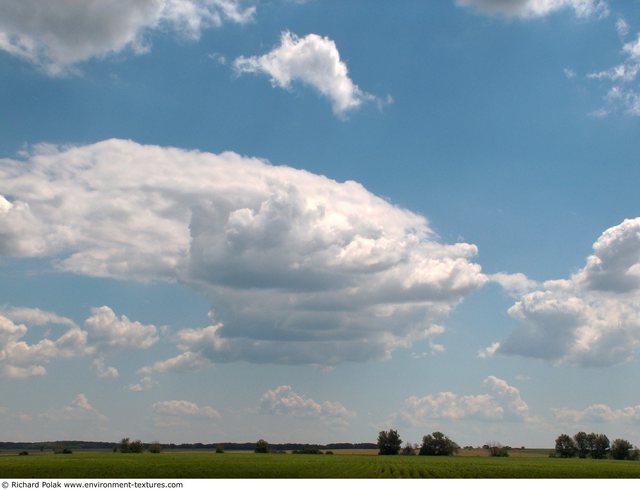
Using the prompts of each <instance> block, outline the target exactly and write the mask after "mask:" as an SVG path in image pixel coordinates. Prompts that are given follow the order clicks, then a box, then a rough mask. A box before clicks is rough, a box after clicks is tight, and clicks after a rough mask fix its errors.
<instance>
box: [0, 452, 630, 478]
mask: <svg viewBox="0 0 640 491" xmlns="http://www.w3.org/2000/svg"><path fill="white" fill-rule="evenodd" d="M540 455H541V453H538V454H537V456H536V455H535V454H534V455H533V456H519V457H508V458H491V457H484V456H464V455H463V456H456V457H423V456H378V455H340V454H335V455H292V454H263V455H260V454H252V453H225V454H214V453H205V452H201V453H190V452H175V453H174V452H166V453H162V454H149V453H145V454H120V453H104V452H79V453H74V454H71V455H54V454H50V453H46V454H32V455H28V456H17V455H6V454H5V455H1V456H0V478H564V477H569V478H618V477H622V478H640V462H633V461H614V460H591V459H583V460H580V459H550V458H541V457H540Z"/></svg>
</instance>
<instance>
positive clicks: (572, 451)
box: [556, 433, 578, 459]
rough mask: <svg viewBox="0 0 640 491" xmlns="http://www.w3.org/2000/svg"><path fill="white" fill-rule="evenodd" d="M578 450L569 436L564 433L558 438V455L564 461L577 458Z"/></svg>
mask: <svg viewBox="0 0 640 491" xmlns="http://www.w3.org/2000/svg"><path fill="white" fill-rule="evenodd" d="M577 451H578V449H577V448H576V444H575V443H574V442H573V440H572V439H571V437H570V436H569V435H565V434H564V433H563V434H562V435H560V436H559V437H558V438H556V455H557V456H558V457H561V458H563V459H568V458H571V457H575V456H576V453H577Z"/></svg>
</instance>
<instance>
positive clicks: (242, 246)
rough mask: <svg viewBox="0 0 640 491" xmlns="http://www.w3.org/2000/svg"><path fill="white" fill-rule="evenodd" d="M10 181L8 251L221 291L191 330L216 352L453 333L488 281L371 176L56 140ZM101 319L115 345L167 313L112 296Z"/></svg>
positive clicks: (191, 336)
mask: <svg viewBox="0 0 640 491" xmlns="http://www.w3.org/2000/svg"><path fill="white" fill-rule="evenodd" d="M89 183H91V184H89ZM0 194H2V195H4V196H8V197H10V198H11V202H10V203H9V200H6V201H7V202H8V203H9V205H10V206H6V205H5V206H4V209H6V210H8V211H6V212H5V213H4V214H0V230H3V231H5V233H4V235H0V250H3V251H7V252H6V253H10V254H12V255H16V256H40V257H47V258H49V259H50V260H51V261H52V264H54V265H55V267H57V268H58V269H60V270H63V271H70V272H74V273H77V274H84V275H89V276H102V277H112V278H123V279H128V280H139V281H180V282H182V283H183V284H185V285H188V286H190V287H192V288H194V289H196V290H197V291H198V292H201V293H202V294H204V295H206V296H207V298H208V299H209V300H210V301H211V303H212V308H213V309H214V310H213V313H212V323H211V325H210V326H208V327H205V328H203V329H195V330H193V329H192V330H183V331H181V332H180V333H179V334H178V338H179V339H180V344H181V350H182V351H183V352H187V351H190V352H192V353H195V354H197V355H199V356H203V357H205V358H207V359H209V360H211V361H216V360H219V361H230V360H238V359H243V360H251V361H258V362H262V361H264V362H279V363H315V364H319V365H323V366H328V365H335V364H337V363H340V362H342V361H346V360H351V361H363V360H368V359H372V358H385V357H388V356H389V355H390V353H391V352H392V351H393V350H394V349H398V348H408V347H410V346H411V345H412V344H414V343H416V342H418V341H421V340H428V339H430V338H431V337H432V336H434V335H435V334H437V333H436V332H434V331H433V329H432V327H433V326H434V325H435V324H437V321H438V320H440V319H442V318H443V317H444V316H446V315H447V314H448V313H449V312H450V311H451V310H452V309H453V308H454V307H455V306H456V305H457V304H458V303H459V302H460V301H462V300H463V299H464V298H465V296H466V295H468V294H469V293H471V292H473V291H474V290H476V289H478V288H479V287H481V286H482V285H483V284H484V283H485V282H486V281H487V278H486V276H485V275H483V274H482V272H481V268H480V266H479V265H478V264H475V263H474V262H472V258H473V257H474V256H475V255H476V253H477V248H476V247H475V246H474V245H472V244H464V243H458V244H443V243H441V242H440V241H439V240H438V237H437V236H436V235H435V233H434V232H433V231H432V230H431V229H430V228H429V225H428V223H427V220H426V219H425V218H424V217H422V216H420V215H416V214H414V213H411V212H409V211H407V210H404V209H401V208H399V207H396V206H393V205H391V204H389V203H388V202H386V201H385V200H383V199H381V198H379V197H377V196H375V195H373V194H371V193H369V192H368V191H367V190H366V189H364V188H363V187H362V186H361V185H360V184H358V183H355V182H351V181H347V182H344V183H337V182H335V181H332V180H330V179H328V178H326V177H322V176H317V175H314V174H311V173H309V172H305V171H300V170H296V169H292V168H290V167H276V166H272V165H270V164H268V163H266V162H264V161H260V160H258V159H252V158H246V157H241V156H239V155H236V154H233V153H230V152H227V153H223V154H221V155H213V154H207V153H200V152H194V151H183V150H179V149H175V148H162V147H156V146H143V145H139V144H136V143H134V142H130V141H122V140H108V141H104V142H100V143H97V144H94V145H86V146H79V147H66V148H59V147H53V146H49V145H41V146H38V147H36V148H35V149H34V150H33V152H31V153H30V154H28V155H26V156H24V157H23V159H20V160H12V159H4V160H0ZM14 210H17V211H15V212H14ZM7 215H11V216H9V217H7ZM7 223H9V225H12V227H11V226H10V227H7V226H5V225H7ZM91 319H92V320H91V321H87V324H86V329H87V332H88V333H89V336H90V339H91V340H93V341H92V342H93V343H94V344H96V345H100V346H102V347H103V348H105V349H106V348H108V347H113V348H116V347H125V346H124V345H128V346H131V347H142V348H144V347H145V346H149V345H151V344H153V342H155V340H156V339H157V337H156V333H155V328H154V326H144V325H141V324H139V323H134V322H131V321H129V320H128V319H126V318H125V317H121V318H120V319H118V318H116V316H115V314H114V313H113V312H112V311H111V310H110V309H108V308H107V307H103V308H101V309H98V310H97V311H95V312H94V315H93V316H92V318H91ZM115 332H117V333H118V335H114V333H115Z"/></svg>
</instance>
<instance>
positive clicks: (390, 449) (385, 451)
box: [378, 430, 402, 455]
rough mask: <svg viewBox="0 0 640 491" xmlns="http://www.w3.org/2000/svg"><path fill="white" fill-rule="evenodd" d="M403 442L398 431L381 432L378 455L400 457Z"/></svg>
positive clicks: (379, 434)
mask: <svg viewBox="0 0 640 491" xmlns="http://www.w3.org/2000/svg"><path fill="white" fill-rule="evenodd" d="M400 445H402V440H401V439H400V435H399V434H398V432H397V431H396V430H389V431H381V432H380V433H378V454H379V455H398V452H400Z"/></svg>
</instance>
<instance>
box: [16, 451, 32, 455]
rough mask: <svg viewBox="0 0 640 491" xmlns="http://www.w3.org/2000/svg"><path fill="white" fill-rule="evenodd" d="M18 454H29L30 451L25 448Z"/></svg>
mask: <svg viewBox="0 0 640 491" xmlns="http://www.w3.org/2000/svg"><path fill="white" fill-rule="evenodd" d="M18 455H29V452H27V451H26V450H23V451H22V452H20V453H19V454H18Z"/></svg>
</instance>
